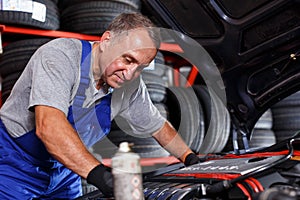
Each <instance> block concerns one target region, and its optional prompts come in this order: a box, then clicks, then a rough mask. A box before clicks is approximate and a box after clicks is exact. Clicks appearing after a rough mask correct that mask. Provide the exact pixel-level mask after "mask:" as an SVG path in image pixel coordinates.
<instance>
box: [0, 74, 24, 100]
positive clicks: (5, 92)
mask: <svg viewBox="0 0 300 200" xmlns="http://www.w3.org/2000/svg"><path fill="white" fill-rule="evenodd" d="M20 75H21V72H17V73H13V74H10V75H9V76H7V77H5V78H4V79H3V80H2V89H1V92H2V94H1V100H2V104H3V103H4V102H5V101H6V99H7V98H8V97H9V95H10V93H11V90H12V88H13V87H14V85H15V83H16V82H17V80H18V78H19V77H20Z"/></svg>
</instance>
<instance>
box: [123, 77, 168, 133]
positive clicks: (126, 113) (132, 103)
mask: <svg viewBox="0 0 300 200" xmlns="http://www.w3.org/2000/svg"><path fill="white" fill-rule="evenodd" d="M120 116H121V117H122V118H125V119H126V121H127V122H128V123H129V125H130V127H131V129H132V133H133V134H138V135H141V134H143V135H152V134H153V133H154V132H156V131H157V130H159V129H160V128H161V127H162V126H163V124H164V123H165V121H166V119H165V118H164V117H163V116H162V115H161V114H160V112H159V110H158V109H157V108H156V107H155V105H153V103H152V101H151V99H150V96H149V93H148V91H147V88H146V86H145V84H144V82H143V81H142V80H141V82H140V84H139V86H138V88H137V89H136V90H135V92H133V93H132V94H131V96H130V98H129V101H128V106H126V109H125V110H123V111H122V112H121V113H120Z"/></svg>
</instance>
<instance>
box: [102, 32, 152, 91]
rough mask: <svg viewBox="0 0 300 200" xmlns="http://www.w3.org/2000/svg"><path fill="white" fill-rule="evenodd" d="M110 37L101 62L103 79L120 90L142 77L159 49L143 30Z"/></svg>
mask: <svg viewBox="0 0 300 200" xmlns="http://www.w3.org/2000/svg"><path fill="white" fill-rule="evenodd" d="M110 37H111V38H109V39H108V40H107V41H106V42H107V44H106V45H105V47H104V48H103V53H102V56H101V60H100V66H101V68H102V70H101V71H102V72H103V74H102V76H101V78H102V80H103V81H104V82H106V83H107V84H108V85H110V86H111V87H113V88H119V87H121V86H122V85H124V84H125V83H127V82H130V81H131V80H134V79H135V78H137V77H138V76H139V75H140V73H141V72H142V70H143V69H144V68H145V67H146V66H147V65H148V64H149V63H150V62H151V61H152V60H153V59H154V57H155V55H156V53H157V49H156V48H155V46H154V43H153V41H152V40H151V38H150V37H149V35H148V33H147V31H146V30H143V29H137V30H132V31H129V32H126V33H124V34H121V35H117V36H115V35H110Z"/></svg>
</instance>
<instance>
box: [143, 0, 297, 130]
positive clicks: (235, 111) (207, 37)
mask: <svg viewBox="0 0 300 200" xmlns="http://www.w3.org/2000/svg"><path fill="white" fill-rule="evenodd" d="M144 3H145V6H146V7H148V8H147V10H149V11H151V12H152V13H151V15H153V16H154V18H155V20H157V22H159V24H161V26H162V27H164V28H169V29H173V30H176V31H178V32H181V33H183V34H184V35H186V36H188V37H190V38H192V39H194V40H195V41H197V42H198V43H199V44H200V45H202V46H203V47H204V48H205V50H206V51H207V52H208V53H209V54H210V56H211V57H212V59H213V60H214V62H215V63H216V65H217V67H218V69H219V71H220V73H221V76H222V80H223V82H224V85H225V91H226V100H227V107H228V110H229V111H230V113H231V117H232V119H233V120H232V121H233V123H234V124H235V125H236V126H237V127H239V128H242V129H244V130H245V131H246V133H248V136H249V134H250V133H251V131H249V130H252V129H253V127H254V125H255V123H256V122H257V120H258V119H259V117H260V116H261V115H262V114H263V113H264V112H265V111H266V110H267V109H268V108H270V107H271V106H272V105H273V104H275V103H276V102H278V101H280V100H281V99H283V98H285V97H287V96H289V95H291V94H292V93H294V92H296V91H298V90H299V89H300V81H299V78H300V63H299V60H300V58H299V51H300V12H299V10H300V1H296V0H273V1H272V0H257V1H253V0H244V1H235V0H226V1H225V0H210V1H209V0H197V1H195V0H176V1H175V0H144ZM179 45H180V46H181V47H182V48H183V50H188V45H183V46H182V44H179ZM197 67H198V69H200V70H201V66H197Z"/></svg>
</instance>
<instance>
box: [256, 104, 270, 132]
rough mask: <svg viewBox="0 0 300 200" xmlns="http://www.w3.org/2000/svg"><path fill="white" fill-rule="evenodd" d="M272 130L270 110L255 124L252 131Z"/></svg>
mask: <svg viewBox="0 0 300 200" xmlns="http://www.w3.org/2000/svg"><path fill="white" fill-rule="evenodd" d="M272 128H273V116H272V110H271V109H268V110H267V111H266V112H265V113H264V114H263V115H262V116H261V117H260V118H259V119H258V121H257V122H256V124H255V126H254V129H267V130H271V129H272Z"/></svg>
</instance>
